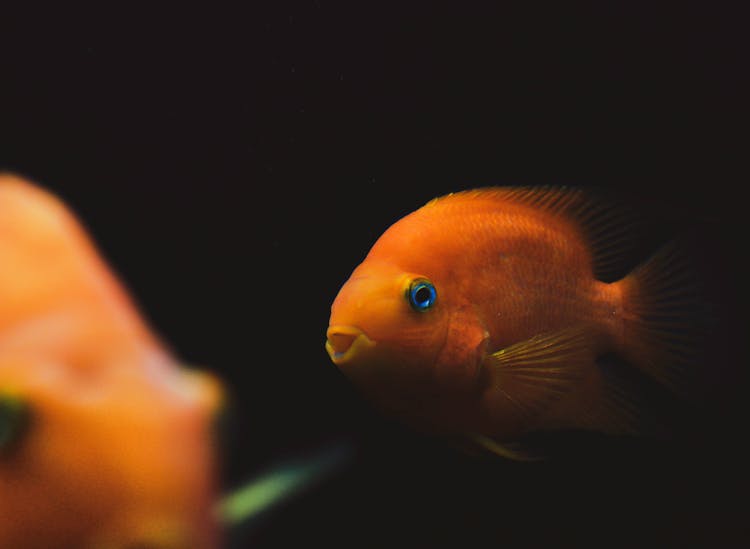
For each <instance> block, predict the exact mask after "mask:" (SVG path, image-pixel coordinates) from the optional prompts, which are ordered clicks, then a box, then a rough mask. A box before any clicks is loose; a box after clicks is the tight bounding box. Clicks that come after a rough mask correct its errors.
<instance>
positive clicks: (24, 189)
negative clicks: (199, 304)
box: [0, 175, 221, 549]
mask: <svg viewBox="0 0 750 549" xmlns="http://www.w3.org/2000/svg"><path fill="white" fill-rule="evenodd" d="M0 265H2V267H1V268H0V303H2V305H1V306H0V547H8V548H10V547H13V548H19V549H21V548H23V549H27V548H40V549H41V548H44V549H49V548H50V547H55V548H68V547H70V548H112V549H119V548H126V547H159V548H165V549H166V548H172V549H178V548H179V549H182V548H184V549H188V548H190V549H197V548H206V549H208V548H213V547H216V546H217V544H218V542H219V532H218V529H217V526H216V524H215V523H214V520H213V518H212V511H211V510H212V506H213V504H214V496H215V484H216V482H215V471H214V470H215V458H214V446H213V440H212V417H213V415H214V412H215V410H216V409H217V407H218V406H219V403H220V399H221V396H220V395H221V390H220V386H219V384H218V382H217V381H216V380H215V379H213V378H212V377H211V376H209V375H208V374H204V373H195V372H189V371H187V370H183V369H181V368H179V366H178V362H177V361H176V360H175V358H174V357H173V356H172V355H171V354H170V353H169V352H168V351H166V350H165V349H164V347H163V346H162V344H161V343H160V342H159V341H158V340H157V338H156V337H154V335H153V334H152V333H151V332H150V330H149V328H148V327H147V326H146V324H144V322H143V320H142V319H141V318H140V317H139V315H138V313H137V311H136V309H135V307H134V306H133V304H132V302H131V301H130V299H129V298H128V296H127V294H126V293H125V291H124V290H123V288H122V287H121V286H120V284H119V283H118V282H117V280H116V279H115V278H114V276H113V275H112V274H111V273H110V272H109V270H108V268H107V266H106V265H105V263H104V262H103V261H102V260H101V259H100V258H99V257H98V255H97V253H96V251H95V249H94V247H93V245H92V243H91V241H90V240H89V238H88V237H87V236H86V234H85V233H84V231H83V230H82V228H81V227H80V225H79V224H78V223H77V222H76V220H75V218H74V217H73V216H72V215H71V214H70V213H69V212H68V211H67V209H66V208H65V206H64V205H63V204H62V203H61V202H60V201H59V200H57V199H56V198H55V197H53V196H52V195H50V194H49V193H47V192H45V191H43V190H41V189H39V188H37V187H35V186H33V185H31V184H29V183H27V182H25V181H23V180H21V179H19V178H17V177H14V176H10V175H0Z"/></svg>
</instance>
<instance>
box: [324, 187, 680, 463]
mask: <svg viewBox="0 0 750 549" xmlns="http://www.w3.org/2000/svg"><path fill="white" fill-rule="evenodd" d="M623 237H624V239H625V240H627V228H626V226H625V225H619V224H618V221H617V218H616V217H611V216H610V214H609V210H607V208H603V207H601V206H598V205H597V204H596V202H595V201H592V200H591V199H590V198H589V197H587V195H586V194H585V193H584V192H583V191H581V190H576V189H566V188H546V187H545V188H503V187H498V188H484V189H475V190H467V191H461V192H457V193H453V194H449V195H446V196H443V197H439V198H436V199H434V200H432V201H430V202H428V203H427V204H426V205H425V206H423V207H421V208H420V209H418V210H416V211H414V212H412V213H411V214H409V215H407V216H405V217H404V218H402V219H400V220H399V221H397V222H396V223H394V224H393V225H392V226H390V227H389V228H388V229H387V230H386V231H385V232H384V233H383V234H382V236H380V238H379V239H378V240H377V241H376V242H375V244H374V245H373V246H372V248H371V249H370V251H369V253H368V254H367V256H366V257H365V259H364V261H363V262H362V263H361V264H360V265H358V266H357V267H356V268H355V269H354V271H353V272H352V274H351V276H350V278H349V279H348V280H347V281H346V282H345V284H344V285H343V286H342V287H341V289H340V291H339V292H338V294H337V296H336V297H335V299H334V301H333V304H332V306H331V314H330V320H329V326H328V328H327V332H326V343H325V347H326V350H327V352H328V354H329V356H330V358H331V360H332V361H333V363H334V364H335V365H336V366H337V367H338V368H339V369H340V370H341V371H342V372H343V373H344V374H345V375H346V376H347V377H348V378H350V380H351V381H352V382H353V383H354V384H355V385H356V386H358V387H359V389H360V390H361V391H362V392H363V393H364V395H365V396H366V397H367V398H369V399H370V400H371V401H372V402H373V403H374V404H375V405H376V406H377V407H379V408H380V409H381V410H382V411H384V412H386V413H388V414H391V415H393V416H395V417H398V418H400V419H402V420H404V421H405V422H406V423H407V424H410V425H412V426H413V427H416V428H418V429H420V430H422V431H426V432H429V433H438V434H443V435H450V436H466V437H470V438H471V439H472V440H473V441H474V442H476V443H479V444H480V445H481V446H482V447H483V448H486V449H488V450H491V451H493V452H495V453H498V454H500V455H504V456H505V457H511V458H518V459H522V458H523V456H524V455H529V454H524V452H523V451H516V450H514V448H518V446H515V447H514V444H517V442H518V441H519V440H521V439H523V437H524V436H526V435H528V434H530V433H537V432H541V431H549V430H587V431H595V432H600V433H607V434H634V433H638V432H639V431H640V429H641V427H640V422H641V419H642V417H641V413H640V411H639V409H638V398H637V395H635V394H634V393H633V392H629V389H628V388H627V386H626V384H624V383H622V380H620V379H618V378H617V376H613V375H611V374H608V373H607V372H606V371H604V370H603V369H602V368H601V366H600V364H599V361H598V359H599V358H600V357H601V356H602V355H605V354H607V353H615V354H618V355H620V356H622V357H624V359H625V360H626V361H627V363H628V364H631V365H632V367H634V368H636V369H637V370H639V371H640V372H642V373H643V374H645V375H646V376H649V377H651V378H652V379H654V380H656V381H657V383H660V384H662V385H663V386H665V387H666V388H668V389H670V390H673V391H676V392H678V393H681V392H682V390H683V388H684V384H683V383H682V381H683V380H684V379H685V377H684V376H683V373H684V372H685V369H686V364H687V361H688V359H689V355H690V345H689V341H688V340H689V335H688V334H689V333H690V331H689V330H687V327H686V326H687V325H686V324H682V323H681V321H680V320H670V319H677V318H678V315H676V314H675V307H679V306H684V304H685V303H689V302H690V296H691V291H692V290H691V287H692V286H691V285H690V284H688V283H685V284H683V285H680V284H681V283H680V280H679V279H680V278H681V277H680V272H681V269H682V267H681V263H680V259H679V258H680V254H679V253H678V252H677V251H675V250H676V248H674V247H669V246H667V247H666V248H665V250H664V251H662V252H657V253H656V254H655V255H654V256H653V257H652V258H651V259H650V260H648V261H646V262H645V263H644V264H642V265H640V266H638V267H636V268H635V270H633V271H632V272H630V273H629V274H627V276H624V277H623V278H621V279H620V280H616V281H611V282H604V281H602V280H599V278H601V277H599V278H598V277H597V273H598V272H600V271H601V270H602V269H604V268H606V266H607V265H608V262H610V263H609V264H610V265H611V261H612V258H613V257H614V258H616V257H617V255H618V253H620V251H621V250H620V248H618V243H617V241H618V240H622V239H623ZM683 278H684V277H683ZM680 304H682V305H680Z"/></svg>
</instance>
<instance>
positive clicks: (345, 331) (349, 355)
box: [326, 325, 375, 367]
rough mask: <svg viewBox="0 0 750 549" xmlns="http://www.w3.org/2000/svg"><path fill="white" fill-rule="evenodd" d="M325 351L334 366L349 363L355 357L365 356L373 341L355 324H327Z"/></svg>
mask: <svg viewBox="0 0 750 549" xmlns="http://www.w3.org/2000/svg"><path fill="white" fill-rule="evenodd" d="M326 338H327V339H326V351H328V356H330V357H331V360H332V361H333V363H334V364H335V365H336V366H339V367H341V366H344V365H347V364H349V363H351V362H352V361H353V360H355V359H356V357H360V358H361V357H363V356H367V354H368V353H369V351H370V350H371V349H372V348H373V347H375V342H374V341H373V340H371V339H370V338H369V337H367V334H365V333H364V332H363V331H362V330H360V329H359V328H357V327H355V326H343V325H336V326H329V327H328V331H327V332H326Z"/></svg>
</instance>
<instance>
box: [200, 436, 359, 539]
mask: <svg viewBox="0 0 750 549" xmlns="http://www.w3.org/2000/svg"><path fill="white" fill-rule="evenodd" d="M353 453H354V449H353V448H352V447H351V446H350V445H349V444H348V443H339V444H336V445H333V446H330V447H327V448H324V449H323V450H321V451H319V452H318V453H317V454H315V455H313V456H310V457H307V458H301V459H297V460H295V461H291V462H286V463H284V464H281V465H279V466H277V467H275V468H274V469H272V470H271V471H268V472H266V473H265V474H263V475H260V476H259V477H257V478H255V479H253V480H252V481H250V482H249V483H248V484H246V485H245V486H243V487H241V488H238V489H237V490H235V491H234V492H232V493H231V494H228V495H226V496H225V497H224V498H223V499H222V500H221V501H219V503H218V504H217V506H216V509H215V511H216V514H217V516H218V517H219V519H220V520H221V521H222V522H223V523H225V524H227V525H236V524H239V523H241V522H247V521H252V520H253V519H255V518H257V517H258V516H260V515H261V514H263V513H265V512H267V511H268V510H269V509H271V508H273V507H275V506H276V505H278V504H279V503H280V502H282V501H284V500H286V499H289V498H291V497H293V496H294V495H295V494H298V493H299V492H301V491H302V490H303V489H304V488H306V487H308V486H309V485H311V484H313V483H314V482H316V481H319V480H321V479H323V478H325V477H327V476H328V475H330V474H331V473H332V472H333V471H334V470H336V469H338V468H341V467H343V466H345V465H346V464H347V463H348V462H349V461H350V460H351V459H352V457H353Z"/></svg>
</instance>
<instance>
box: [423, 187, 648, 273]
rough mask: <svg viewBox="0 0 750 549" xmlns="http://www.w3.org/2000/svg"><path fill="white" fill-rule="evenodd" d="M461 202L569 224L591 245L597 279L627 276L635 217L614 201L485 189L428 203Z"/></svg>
mask: <svg viewBox="0 0 750 549" xmlns="http://www.w3.org/2000/svg"><path fill="white" fill-rule="evenodd" d="M461 199H469V200H471V199H484V200H487V199H489V200H497V201H498V202H499V203H503V202H505V203H513V204H518V205H523V206H528V207H529V208H532V209H536V210H539V211H542V212H545V213H546V214H549V215H552V216H554V217H557V218H560V219H563V220H565V221H567V222H568V223H569V224H570V225H571V226H572V227H574V228H575V229H576V230H577V232H578V233H579V234H580V235H581V237H582V238H584V239H585V241H586V242H587V243H588V245H589V249H590V251H591V256H592V260H593V265H592V266H593V270H594V275H595V276H596V277H597V278H598V279H600V280H604V281H607V282H610V281H613V280H614V279H615V278H619V277H620V276H624V274H625V273H624V272H623V271H622V267H623V262H624V261H627V259H628V258H629V257H630V250H631V248H632V247H633V246H634V244H635V243H634V238H633V234H634V231H633V229H634V227H635V226H636V222H635V219H634V218H633V216H631V215H628V214H627V209H626V208H624V207H623V206H621V205H619V204H616V203H615V202H614V201H612V200H611V199H609V200H607V199H603V198H601V197H597V196H595V194H594V193H593V192H591V191H588V192H587V191H584V190H583V189H577V188H570V187H554V186H536V187H485V188H479V189H472V190H466V191H459V192H456V193H451V194H448V195H445V196H442V197H439V198H435V199H433V200H431V201H430V202H428V204H427V205H438V204H446V203H448V202H450V201H454V200H461Z"/></svg>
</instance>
